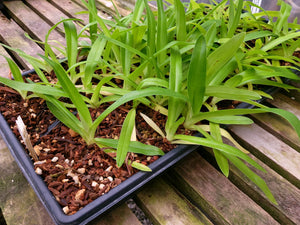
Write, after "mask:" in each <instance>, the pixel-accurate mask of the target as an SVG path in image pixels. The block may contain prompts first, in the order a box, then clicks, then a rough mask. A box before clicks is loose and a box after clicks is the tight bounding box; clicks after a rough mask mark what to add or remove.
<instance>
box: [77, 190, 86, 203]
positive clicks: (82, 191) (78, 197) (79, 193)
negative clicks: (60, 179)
mask: <svg viewBox="0 0 300 225" xmlns="http://www.w3.org/2000/svg"><path fill="white" fill-rule="evenodd" d="M84 193H85V189H81V190H79V191H77V192H76V194H75V200H81V199H83V197H84Z"/></svg>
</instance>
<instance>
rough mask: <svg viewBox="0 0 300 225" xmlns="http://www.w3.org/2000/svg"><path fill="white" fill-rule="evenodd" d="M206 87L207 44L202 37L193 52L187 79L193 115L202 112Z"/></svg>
mask: <svg viewBox="0 0 300 225" xmlns="http://www.w3.org/2000/svg"><path fill="white" fill-rule="evenodd" d="M205 87H206V42H205V38H204V37H203V36H202V35H201V36H200V37H199V38H198V40H197V42H196V45H195V48H194V50H193V54H192V58H191V63H190V67H189V72H188V78H187V89H188V96H189V100H190V103H191V107H192V110H193V113H198V112H200V109H201V106H202V103H203V98H204V94H205Z"/></svg>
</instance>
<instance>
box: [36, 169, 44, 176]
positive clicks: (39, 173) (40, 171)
mask: <svg viewBox="0 0 300 225" xmlns="http://www.w3.org/2000/svg"><path fill="white" fill-rule="evenodd" d="M35 173H36V174H38V175H42V173H43V170H42V169H41V168H40V167H37V168H36V169H35Z"/></svg>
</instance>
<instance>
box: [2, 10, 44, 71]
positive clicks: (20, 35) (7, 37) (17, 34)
mask: <svg viewBox="0 0 300 225" xmlns="http://www.w3.org/2000/svg"><path fill="white" fill-rule="evenodd" d="M0 19H1V26H0V39H1V40H2V42H4V43H6V44H7V45H9V46H12V47H13V48H15V49H20V50H22V51H24V52H25V53H26V54H28V55H31V56H34V57H36V56H37V54H43V52H44V51H43V50H42V49H41V48H40V46H38V45H37V44H36V43H35V42H34V41H32V40H30V39H28V38H27V37H26V36H25V31H24V30H23V29H22V28H21V27H19V25H18V24H16V22H15V21H13V20H9V19H7V18H6V17H5V16H4V15H3V14H2V12H0ZM11 53H12V54H13V55H14V58H15V59H18V61H19V63H20V64H21V65H22V66H23V67H24V69H27V70H28V69H32V68H31V66H30V64H29V63H28V62H27V61H26V60H24V59H21V57H20V56H18V54H17V53H15V52H14V51H11Z"/></svg>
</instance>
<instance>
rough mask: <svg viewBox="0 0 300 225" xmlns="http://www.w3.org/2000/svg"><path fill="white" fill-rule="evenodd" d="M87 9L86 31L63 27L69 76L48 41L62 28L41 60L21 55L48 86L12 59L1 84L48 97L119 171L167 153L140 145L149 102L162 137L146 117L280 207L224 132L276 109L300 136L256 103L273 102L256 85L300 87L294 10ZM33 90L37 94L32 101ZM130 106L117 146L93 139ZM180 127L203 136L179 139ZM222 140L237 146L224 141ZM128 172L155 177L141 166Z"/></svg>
mask: <svg viewBox="0 0 300 225" xmlns="http://www.w3.org/2000/svg"><path fill="white" fill-rule="evenodd" d="M82 2H83V4H85V6H86V8H87V9H88V10H87V12H88V13H89V16H90V24H88V25H86V26H85V27H83V28H82V29H81V30H80V31H79V32H78V31H77V29H76V26H75V25H74V22H76V20H72V19H66V20H63V21H61V22H60V23H63V25H64V29H65V34H66V43H67V45H66V47H65V48H61V49H59V51H60V52H61V53H62V54H63V55H64V56H65V59H66V60H67V65H68V68H67V69H65V68H64V67H63V66H62V65H61V64H60V61H59V60H58V59H57V58H56V56H55V54H54V51H53V50H52V47H51V45H50V44H49V43H48V41H47V40H48V36H49V34H50V32H51V30H53V29H54V28H55V27H56V26H57V25H58V24H57V25H55V26H54V27H53V28H52V29H51V30H50V31H49V33H48V35H47V37H46V42H45V43H44V44H45V49H46V51H45V55H44V56H41V58H40V59H38V58H33V57H30V56H28V55H26V54H25V53H23V52H21V51H20V50H16V51H17V52H18V53H19V54H20V56H22V57H24V58H25V59H27V60H28V61H29V62H30V63H32V66H33V68H34V69H35V70H36V72H37V74H38V75H39V76H40V78H41V80H42V82H40V83H32V82H28V83H24V82H23V79H22V77H21V74H20V72H19V70H18V68H17V66H16V65H15V64H14V63H13V62H12V61H11V60H10V59H7V61H8V63H9V66H10V68H11V71H12V73H13V74H14V78H15V80H14V81H12V80H8V79H5V78H0V82H1V83H3V84H6V85H8V86H10V87H12V88H14V89H16V90H18V91H19V92H20V94H21V95H22V97H23V98H31V97H40V98H44V99H45V100H46V101H47V105H48V107H49V109H50V110H51V112H52V113H53V114H54V115H55V116H56V117H57V118H58V119H59V120H60V121H61V122H63V123H64V124H65V125H67V126H68V127H69V128H71V129H72V130H74V131H75V132H77V133H78V134H80V135H81V137H82V138H83V139H84V140H85V141H86V142H87V143H88V144H92V143H97V144H98V145H99V146H106V147H109V148H113V149H115V151H116V161H117V165H118V166H122V165H123V163H124V162H125V159H126V156H127V154H128V152H134V153H139V154H146V155H162V154H163V152H162V151H161V150H160V149H158V148H157V147H155V146H149V145H145V144H142V143H140V142H137V141H136V140H135V139H136V138H135V136H136V134H135V117H136V114H137V112H136V109H137V106H138V105H139V104H144V105H146V106H148V107H149V108H152V109H154V110H157V111H159V112H160V113H162V114H164V115H166V116H167V122H166V125H165V128H164V129H163V130H162V129H160V128H159V126H158V125H157V124H155V123H154V121H153V120H152V119H151V118H150V117H148V116H147V115H146V114H141V115H142V117H143V118H144V119H145V121H146V122H147V123H148V124H149V125H150V126H151V127H152V128H153V129H154V130H155V131H156V132H157V133H158V134H160V135H161V136H163V137H165V138H167V139H168V140H169V141H170V142H172V143H175V144H192V145H201V146H206V147H209V148H212V149H213V153H214V155H215V158H216V161H217V163H218V165H219V167H220V169H221V171H222V172H223V173H224V175H225V176H228V174H229V161H231V162H232V163H233V164H234V165H235V166H236V167H237V168H239V169H240V170H241V171H242V172H243V173H244V174H245V175H246V176H247V177H249V178H250V179H251V180H252V181H253V182H254V183H255V184H256V185H257V186H258V187H260V188H261V189H262V190H263V191H264V193H265V194H266V196H267V197H268V198H269V199H270V200H271V201H272V202H274V203H276V200H275V199H274V197H273V195H272V194H271V192H270V190H269V189H268V187H267V185H266V183H265V182H264V181H263V180H262V179H261V178H260V177H259V176H258V175H256V174H255V173H254V172H253V171H251V170H250V169H249V168H248V167H247V166H246V164H245V163H244V161H245V162H247V163H249V164H250V165H252V166H254V167H255V168H257V169H260V170H262V171H265V170H264V169H263V168H262V167H261V166H260V165H258V164H257V163H256V162H255V161H254V160H253V159H252V158H250V157H249V156H248V155H247V154H246V151H245V150H244V149H243V148H242V147H241V146H240V145H239V144H238V143H237V142H236V141H235V140H234V139H233V138H232V137H231V136H230V134H229V133H228V132H226V130H224V129H223V128H222V127H221V126H222V125H224V124H225V125H227V124H240V125H242V124H251V123H252V122H253V121H252V120H251V119H249V118H248V117H245V115H247V114H252V113H265V112H271V113H275V114H277V115H280V116H282V117H284V118H285V119H287V120H288V121H289V122H290V124H291V125H292V126H293V127H294V129H295V131H296V132H297V134H298V135H299V137H300V121H299V120H298V119H297V117H296V116H295V115H293V114H292V113H290V112H287V111H284V110H281V109H273V108H269V107H267V106H264V105H263V104H262V103H260V102H259V101H260V99H261V98H262V97H267V98H271V96H270V95H269V94H267V93H265V92H264V91H263V90H261V89H258V88H257V87H258V85H264V86H275V87H282V88H286V89H295V87H293V86H290V85H288V84H285V83H283V82H282V79H294V80H299V77H298V76H297V75H295V74H294V73H293V72H291V69H295V70H298V69H297V67H298V66H299V58H296V57H295V56H293V53H294V52H295V51H296V50H299V49H298V46H299V40H300V39H299V36H300V33H299V32H297V31H298V30H299V25H298V24H297V21H295V22H294V23H291V24H290V23H288V22H287V19H288V18H287V15H288V13H289V11H290V9H291V8H290V6H289V5H288V4H286V3H284V2H281V10H280V11H279V12H267V11H264V10H263V9H262V12H261V13H255V14H252V13H251V10H250V8H251V6H253V3H252V2H250V1H249V2H248V1H242V0H238V1H233V0H230V1H229V5H227V4H226V3H227V0H224V1H222V2H221V3H219V4H204V3H196V2H195V1H193V0H191V1H190V3H189V4H184V3H182V2H181V1H179V0H174V1H168V4H166V3H164V2H163V1H162V0H157V10H156V11H152V10H151V9H150V7H149V5H148V2H147V1H146V0H138V1H137V2H136V5H135V8H134V10H133V12H132V13H131V14H129V15H128V16H125V17H119V16H118V17H115V18H114V21H113V22H112V21H107V20H105V19H103V18H100V17H99V16H98V15H97V10H96V7H95V3H94V1H88V2H86V1H82ZM257 7H258V6H257ZM117 15H119V14H118V13H117ZM265 17H267V18H268V19H265ZM274 18H276V21H275V22H273V21H274V20H273V19H274ZM82 38H85V39H86V38H88V40H89V43H86V42H84V44H80V40H81V39H82ZM6 47H7V46H6ZM282 62H285V63H286V64H282ZM287 63H288V64H287ZM50 68H51V69H53V70H54V72H55V74H56V76H57V79H58V82H57V83H55V84H53V83H50V82H49V81H48V80H47V79H46V77H45V75H44V74H43V72H42V70H44V71H49V70H50ZM115 79H117V80H121V82H122V87H120V86H118V85H117V84H116V83H115V82H113V81H114V80H115ZM28 91H31V92H33V94H31V95H28ZM88 96H89V97H88ZM61 97H65V98H68V99H69V100H70V102H71V104H70V103H68V104H67V103H66V102H64V101H61ZM228 100H230V101H238V102H244V103H248V104H250V105H251V106H252V107H251V108H244V109H240V108H235V109H220V108H219V104H220V103H221V102H223V101H228ZM107 102H109V103H110V106H109V107H108V108H107V109H106V110H105V111H104V112H103V113H102V114H101V115H99V116H98V117H97V118H96V119H95V120H92V118H91V115H90V113H89V108H91V107H93V108H97V107H99V106H100V105H101V104H104V103H107ZM127 102H132V108H131V110H130V111H129V112H128V114H127V116H126V118H125V121H124V124H123V127H122V131H121V134H120V137H119V140H114V139H103V138H98V137H95V132H96V129H97V127H98V125H99V124H100V123H101V122H102V121H103V120H104V119H105V118H106V116H108V115H109V114H110V113H111V112H112V111H113V110H115V109H116V108H118V107H119V106H121V105H122V104H125V103H127ZM254 107H255V108H254ZM71 108H73V109H76V111H77V113H78V115H79V119H78V118H77V117H76V116H74V114H72V113H71V112H70V109H71ZM179 126H184V127H185V128H186V129H189V130H195V131H198V132H199V133H201V134H202V136H201V137H195V136H188V135H183V134H177V131H178V128H179ZM222 137H225V138H227V139H229V140H231V142H232V143H233V144H234V145H235V146H236V147H232V146H230V145H227V144H224V143H223V139H222ZM132 165H134V166H135V167H136V168H139V169H142V170H149V168H148V167H145V166H143V165H141V164H138V163H137V162H133V164H132Z"/></svg>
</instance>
